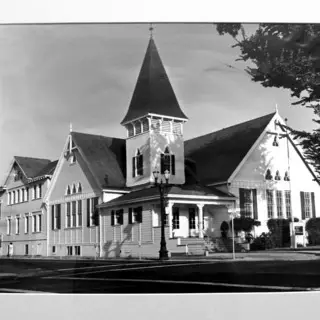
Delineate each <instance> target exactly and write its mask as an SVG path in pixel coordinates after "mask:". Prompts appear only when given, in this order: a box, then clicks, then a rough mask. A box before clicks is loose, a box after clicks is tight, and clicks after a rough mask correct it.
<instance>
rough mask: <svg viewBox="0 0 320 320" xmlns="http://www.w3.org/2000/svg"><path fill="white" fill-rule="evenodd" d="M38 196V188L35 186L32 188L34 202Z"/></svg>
mask: <svg viewBox="0 0 320 320" xmlns="http://www.w3.org/2000/svg"><path fill="white" fill-rule="evenodd" d="M36 196H37V186H33V188H32V200H34V199H35V198H36Z"/></svg>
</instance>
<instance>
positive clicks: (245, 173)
mask: <svg viewBox="0 0 320 320" xmlns="http://www.w3.org/2000/svg"><path fill="white" fill-rule="evenodd" d="M277 119H278V120H279V121H282V123H283V120H282V119H281V118H280V117H279V116H277ZM267 131H269V132H277V133H280V132H282V131H280V130H279V128H278V127H277V128H275V125H274V122H273V121H272V122H271V123H270V124H269V126H268V127H267ZM273 140H274V135H273V134H270V133H267V132H266V133H265V134H264V136H263V138H262V141H261V143H260V144H259V145H257V146H256V148H255V149H254V150H253V152H252V154H251V155H250V156H249V157H248V159H247V160H246V162H245V163H244V164H243V166H242V167H241V169H240V170H239V172H238V173H237V174H236V175H235V177H234V179H233V180H232V181H231V185H230V187H229V191H230V192H231V193H233V194H234V195H236V196H237V197H239V188H252V189H254V188H256V189H257V202H258V219H259V221H261V224H262V225H261V227H259V228H256V232H257V234H260V233H261V232H267V231H268V228H267V226H266V223H267V220H268V213H267V200H266V190H267V189H273V190H282V191H284V190H291V201H292V212H293V216H294V217H297V218H298V219H301V203H300V191H304V192H314V193H315V202H316V204H315V205H316V214H317V216H320V186H319V184H318V183H317V182H315V181H313V179H314V178H313V176H312V174H311V173H310V171H309V170H308V168H307V167H306V165H305V164H304V162H303V161H302V159H301V158H300V156H299V154H298V153H297V151H296V150H295V149H294V147H293V146H292V145H291V144H290V143H289V159H290V182H287V181H284V180H283V177H284V174H285V171H287V170H288V152H287V139H286V138H283V139H278V144H279V146H278V147H275V146H273V145H272V143H273ZM267 169H270V170H271V173H272V175H273V177H274V176H275V173H276V170H279V172H280V176H281V180H280V181H275V180H273V181H266V180H265V173H266V171H267ZM283 200H284V195H283ZM274 202H275V196H274ZM283 204H285V201H283ZM237 207H238V208H239V198H238V200H237ZM283 212H285V207H284V206H283ZM274 213H275V214H276V208H275V207H274Z"/></svg>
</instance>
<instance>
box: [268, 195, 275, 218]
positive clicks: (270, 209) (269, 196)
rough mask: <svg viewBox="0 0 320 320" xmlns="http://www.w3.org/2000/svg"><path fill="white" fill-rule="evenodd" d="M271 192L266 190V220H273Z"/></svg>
mask: <svg viewBox="0 0 320 320" xmlns="http://www.w3.org/2000/svg"><path fill="white" fill-rule="evenodd" d="M273 205H274V203H273V190H267V207H268V218H269V219H271V218H273Z"/></svg>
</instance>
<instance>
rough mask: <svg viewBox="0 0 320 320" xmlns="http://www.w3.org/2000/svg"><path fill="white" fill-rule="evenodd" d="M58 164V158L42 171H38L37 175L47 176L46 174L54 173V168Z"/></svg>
mask: <svg viewBox="0 0 320 320" xmlns="http://www.w3.org/2000/svg"><path fill="white" fill-rule="evenodd" d="M57 164H58V160H55V161H52V162H50V163H49V164H48V165H46V166H45V167H44V168H43V169H42V170H41V171H39V172H38V174H37V176H39V177H40V176H45V175H49V176H51V175H53V173H54V170H55V168H56V166H57Z"/></svg>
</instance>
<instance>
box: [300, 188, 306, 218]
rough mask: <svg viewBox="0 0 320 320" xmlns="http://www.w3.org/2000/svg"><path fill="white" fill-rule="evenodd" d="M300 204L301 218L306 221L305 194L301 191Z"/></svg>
mask: <svg viewBox="0 0 320 320" xmlns="http://www.w3.org/2000/svg"><path fill="white" fill-rule="evenodd" d="M300 202H301V218H302V220H304V219H305V218H306V211H305V207H304V192H303V191H300Z"/></svg>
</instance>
